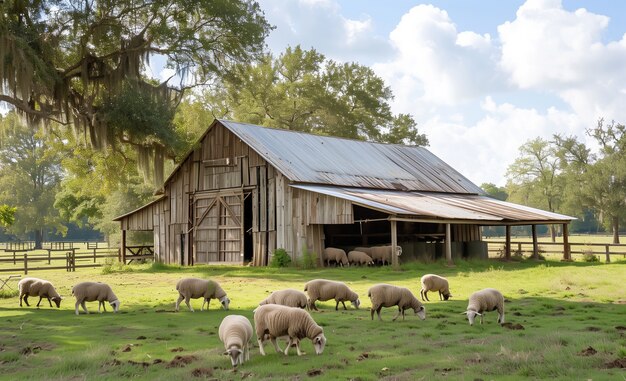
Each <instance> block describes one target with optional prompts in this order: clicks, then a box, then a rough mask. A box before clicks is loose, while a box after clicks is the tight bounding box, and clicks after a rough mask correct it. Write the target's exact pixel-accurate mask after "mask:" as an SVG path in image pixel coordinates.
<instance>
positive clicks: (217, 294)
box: [176, 278, 230, 312]
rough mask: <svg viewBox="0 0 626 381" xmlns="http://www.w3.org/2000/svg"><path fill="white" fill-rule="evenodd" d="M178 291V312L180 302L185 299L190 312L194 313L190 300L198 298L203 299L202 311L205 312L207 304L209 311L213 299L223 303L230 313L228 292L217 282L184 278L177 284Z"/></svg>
mask: <svg viewBox="0 0 626 381" xmlns="http://www.w3.org/2000/svg"><path fill="white" fill-rule="evenodd" d="M176 290H177V291H178V294H179V296H178V300H177V301H176V311H178V308H179V306H180V302H182V301H183V299H184V300H185V304H187V307H188V308H189V311H191V312H193V311H194V310H193V308H192V307H191V304H189V300H190V299H198V298H202V299H203V300H202V308H201V309H200V311H204V304H205V303H206V305H207V310H208V309H209V305H210V303H211V299H217V300H219V301H220V303H222V307H223V308H224V309H225V310H226V311H228V305H229V304H230V299H228V297H227V296H226V292H225V291H224V290H223V289H222V287H220V285H219V284H218V283H217V282H216V281H213V280H210V279H199V278H183V279H181V280H179V281H178V283H177V284H176Z"/></svg>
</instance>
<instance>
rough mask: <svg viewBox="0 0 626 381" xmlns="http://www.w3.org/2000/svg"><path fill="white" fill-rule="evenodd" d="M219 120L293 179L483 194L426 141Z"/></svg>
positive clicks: (348, 184) (353, 185)
mask: <svg viewBox="0 0 626 381" xmlns="http://www.w3.org/2000/svg"><path fill="white" fill-rule="evenodd" d="M219 123H221V124H222V125H224V127H226V128H227V129H229V130H230V131H232V132H233V133H234V134H235V135H237V137H239V138H240V139H241V140H242V141H243V142H245V143H246V144H248V145H249V146H250V147H251V148H252V149H254V150H255V151H256V152H257V153H258V154H260V155H261V156H262V157H263V158H265V159H266V160H267V161H268V162H269V163H270V164H271V165H273V166H274V167H275V168H276V169H278V170H279V171H280V172H281V173H283V174H284V175H285V176H286V177H287V178H288V179H290V180H292V181H293V182H298V183H310V184H327V185H340V186H348V187H360V188H376V189H397V190H404V191H427V192H444V193H463V194H467V193H469V194H484V192H483V190H482V189H480V187H478V186H476V185H475V184H473V183H472V182H471V181H469V180H468V179H467V178H465V177H464V176H463V175H461V174H460V173H459V172H457V171H456V170H455V169H454V168H452V167H450V166H449V165H448V164H446V163H445V162H444V161H442V160H441V159H439V158H438V157H437V156H435V155H433V154H432V153H431V152H430V151H428V150H427V149H426V148H423V147H415V146H404V145H399V144H382V143H371V142H365V141H360V140H351V139H343V138H336V137H330V136H319V135H313V134H307V133H302V132H295V131H288V130H280V129H274V128H267V127H261V126H256V125H252V124H245V123H237V122H231V121H227V120H219Z"/></svg>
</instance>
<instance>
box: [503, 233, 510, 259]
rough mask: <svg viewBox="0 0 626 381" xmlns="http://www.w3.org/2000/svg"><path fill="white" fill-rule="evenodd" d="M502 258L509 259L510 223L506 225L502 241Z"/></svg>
mask: <svg viewBox="0 0 626 381" xmlns="http://www.w3.org/2000/svg"><path fill="white" fill-rule="evenodd" d="M504 259H506V260H507V261H510V260H511V225H507V226H506V242H505V243H504Z"/></svg>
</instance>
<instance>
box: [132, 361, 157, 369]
mask: <svg viewBox="0 0 626 381" xmlns="http://www.w3.org/2000/svg"><path fill="white" fill-rule="evenodd" d="M128 363H129V364H130V365H140V366H142V367H144V368H147V367H149V366H150V365H152V364H150V363H149V362H145V361H141V362H139V361H133V360H128Z"/></svg>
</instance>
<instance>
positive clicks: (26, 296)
mask: <svg viewBox="0 0 626 381" xmlns="http://www.w3.org/2000/svg"><path fill="white" fill-rule="evenodd" d="M24 303H26V305H27V306H28V307H30V303H28V294H26V295H24Z"/></svg>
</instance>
